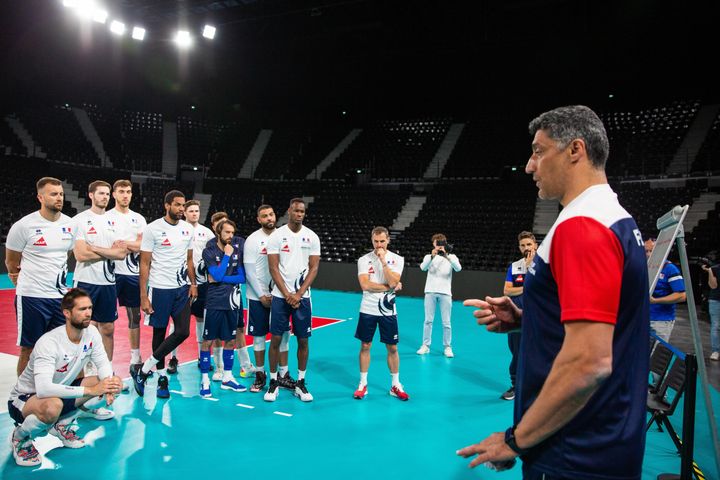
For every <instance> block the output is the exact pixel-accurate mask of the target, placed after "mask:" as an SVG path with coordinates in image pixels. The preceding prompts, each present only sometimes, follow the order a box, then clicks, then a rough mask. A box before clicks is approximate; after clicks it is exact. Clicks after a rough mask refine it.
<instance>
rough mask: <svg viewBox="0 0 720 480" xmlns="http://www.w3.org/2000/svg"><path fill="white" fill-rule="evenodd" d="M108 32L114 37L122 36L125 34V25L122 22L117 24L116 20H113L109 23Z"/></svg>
mask: <svg viewBox="0 0 720 480" xmlns="http://www.w3.org/2000/svg"><path fill="white" fill-rule="evenodd" d="M110 31H111V32H112V33H114V34H115V35H124V34H125V24H124V23H122V22H119V21H117V20H113V21H112V22H111V23H110Z"/></svg>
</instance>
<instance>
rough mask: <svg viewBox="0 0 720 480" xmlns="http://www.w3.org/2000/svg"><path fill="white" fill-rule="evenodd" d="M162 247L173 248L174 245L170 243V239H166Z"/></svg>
mask: <svg viewBox="0 0 720 480" xmlns="http://www.w3.org/2000/svg"><path fill="white" fill-rule="evenodd" d="M160 245H162V246H163V247H171V246H172V243H170V239H169V238H165V240H163V241H162V243H161V244H160Z"/></svg>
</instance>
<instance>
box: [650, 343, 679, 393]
mask: <svg viewBox="0 0 720 480" xmlns="http://www.w3.org/2000/svg"><path fill="white" fill-rule="evenodd" d="M652 340H653V341H654V340H655V339H652ZM651 349H652V346H651ZM651 351H652V353H651V354H650V373H653V374H655V375H654V376H653V377H654V378H655V380H653V382H652V383H651V384H650V385H649V387H648V393H650V394H653V393H657V391H658V389H659V388H660V385H661V384H662V381H663V379H664V378H665V374H666V373H667V370H668V367H669V366H670V361H671V360H672V358H673V352H672V350H670V349H669V348H667V347H666V346H665V345H663V344H662V343H660V342H658V343H657V345H656V346H655V349H654V350H651Z"/></svg>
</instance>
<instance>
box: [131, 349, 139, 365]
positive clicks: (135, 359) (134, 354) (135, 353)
mask: <svg viewBox="0 0 720 480" xmlns="http://www.w3.org/2000/svg"><path fill="white" fill-rule="evenodd" d="M140 362H142V358H141V357H140V349H139V348H131V349H130V363H140Z"/></svg>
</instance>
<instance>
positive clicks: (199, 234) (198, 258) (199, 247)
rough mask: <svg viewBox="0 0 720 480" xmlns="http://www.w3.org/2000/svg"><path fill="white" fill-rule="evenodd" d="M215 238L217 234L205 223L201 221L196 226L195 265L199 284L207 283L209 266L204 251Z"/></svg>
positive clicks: (194, 243) (194, 240)
mask: <svg viewBox="0 0 720 480" xmlns="http://www.w3.org/2000/svg"><path fill="white" fill-rule="evenodd" d="M213 238H215V234H214V233H213V232H212V230H210V229H209V228H207V227H206V226H205V225H202V224H200V223H198V224H197V226H196V227H195V232H194V237H193V246H192V250H193V265H195V278H196V279H197V283H198V285H200V284H202V283H207V267H206V266H205V261H204V260H203V258H202V252H203V250H205V246H206V245H207V243H208V241H210V240H211V239H213Z"/></svg>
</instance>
